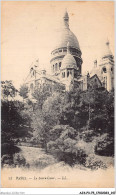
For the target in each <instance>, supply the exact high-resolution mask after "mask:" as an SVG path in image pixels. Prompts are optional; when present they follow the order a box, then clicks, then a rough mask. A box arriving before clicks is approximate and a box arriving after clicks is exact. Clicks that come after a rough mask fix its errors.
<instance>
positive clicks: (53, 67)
mask: <svg viewBox="0 0 116 195" xmlns="http://www.w3.org/2000/svg"><path fill="white" fill-rule="evenodd" d="M53 72H54V64H53Z"/></svg>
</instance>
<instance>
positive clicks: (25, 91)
mask: <svg viewBox="0 0 116 195" xmlns="http://www.w3.org/2000/svg"><path fill="white" fill-rule="evenodd" d="M19 93H20V96H22V97H23V99H26V98H27V97H28V87H27V86H26V85H25V84H23V85H21V87H20V91H19Z"/></svg>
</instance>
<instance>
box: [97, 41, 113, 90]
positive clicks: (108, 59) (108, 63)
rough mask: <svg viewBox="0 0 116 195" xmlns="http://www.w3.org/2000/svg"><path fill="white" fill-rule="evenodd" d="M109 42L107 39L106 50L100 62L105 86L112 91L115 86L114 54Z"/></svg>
mask: <svg viewBox="0 0 116 195" xmlns="http://www.w3.org/2000/svg"><path fill="white" fill-rule="evenodd" d="M109 44H110V43H109V41H107V42H106V44H105V52H104V54H103V56H102V58H101V62H100V64H99V67H100V71H101V76H102V81H103V86H104V87H105V88H106V89H107V91H111V90H112V89H113V88H114V56H113V54H112V52H111V50H110V47H109Z"/></svg>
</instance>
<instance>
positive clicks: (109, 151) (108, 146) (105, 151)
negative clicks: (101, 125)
mask: <svg viewBox="0 0 116 195" xmlns="http://www.w3.org/2000/svg"><path fill="white" fill-rule="evenodd" d="M95 154H98V155H101V156H114V138H113V137H110V136H109V135H108V134H104V135H103V136H102V137H101V139H100V140H99V141H98V142H97V144H96V146H95Z"/></svg>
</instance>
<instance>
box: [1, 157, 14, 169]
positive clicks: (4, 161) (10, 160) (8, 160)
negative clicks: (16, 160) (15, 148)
mask: <svg viewBox="0 0 116 195" xmlns="http://www.w3.org/2000/svg"><path fill="white" fill-rule="evenodd" d="M5 164H7V165H12V164H13V158H12V156H10V155H8V154H5V155H3V156H2V158H1V165H2V167H3V166H4V165H5Z"/></svg>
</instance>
